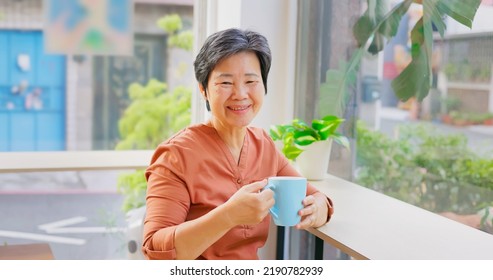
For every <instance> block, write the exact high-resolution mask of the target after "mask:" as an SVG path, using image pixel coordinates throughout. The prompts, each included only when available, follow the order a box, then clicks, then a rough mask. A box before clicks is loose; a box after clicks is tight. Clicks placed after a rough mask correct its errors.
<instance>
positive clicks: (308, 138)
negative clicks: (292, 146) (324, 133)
mask: <svg viewBox="0 0 493 280" xmlns="http://www.w3.org/2000/svg"><path fill="white" fill-rule="evenodd" d="M318 140H320V139H317V138H316V137H314V136H313V133H312V132H311V131H296V132H295V133H294V143H296V144H297V145H300V146H307V145H310V144H311V143H313V142H315V141H318Z"/></svg>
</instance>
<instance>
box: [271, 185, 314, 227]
mask: <svg viewBox="0 0 493 280" xmlns="http://www.w3.org/2000/svg"><path fill="white" fill-rule="evenodd" d="M264 189H271V190H272V191H273V192H274V200H275V201H276V202H275V204H274V206H273V207H272V208H271V209H270V213H271V215H272V218H273V219H274V223H276V225H278V226H294V225H296V224H298V223H299V222H300V221H301V217H300V215H298V212H299V211H300V210H301V209H303V199H304V198H305V196H306V178H303V177H289V176H280V177H270V178H269V182H268V183H267V186H265V188H264Z"/></svg>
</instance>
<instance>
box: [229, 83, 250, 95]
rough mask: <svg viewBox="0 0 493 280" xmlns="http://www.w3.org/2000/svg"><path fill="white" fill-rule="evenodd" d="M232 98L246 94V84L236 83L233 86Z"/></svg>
mask: <svg viewBox="0 0 493 280" xmlns="http://www.w3.org/2000/svg"><path fill="white" fill-rule="evenodd" d="M232 96H233V98H236V99H244V98H246V97H247V96H248V87H247V86H246V85H241V84H240V85H236V86H234V87H233V94H232Z"/></svg>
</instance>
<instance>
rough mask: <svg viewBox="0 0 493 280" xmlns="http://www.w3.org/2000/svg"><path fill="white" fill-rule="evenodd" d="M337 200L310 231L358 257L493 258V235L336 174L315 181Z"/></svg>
mask: <svg viewBox="0 0 493 280" xmlns="http://www.w3.org/2000/svg"><path fill="white" fill-rule="evenodd" d="M311 183H312V184H313V185H314V186H316V187H317V188H318V189H319V190H320V191H322V192H324V193H325V194H327V195H328V196H329V197H330V198H331V199H332V200H333V201H334V210H335V212H334V215H333V217H332V218H331V220H330V222H329V223H328V224H326V225H324V226H322V227H320V228H317V229H310V230H309V231H310V232H311V233H313V234H314V235H316V236H318V237H319V238H321V239H323V240H324V241H325V242H328V243H330V244H331V245H332V246H334V247H337V248H338V249H340V250H341V251H343V252H344V253H346V254H348V255H350V256H352V257H353V258H356V259H374V260H426V259H436V260H449V259H463V260H467V259H474V260H476V259H489V260H491V259H493V235H491V234H488V233H485V232H482V231H480V230H477V229H474V228H472V227H469V226H466V225H463V224H461V223H458V222H456V221H453V220H450V219H448V218H445V217H442V216H440V215H438V214H435V213H432V212H429V211H426V210H424V209H421V208H418V207H416V206H413V205H410V204H407V203H405V202H402V201H400V200H397V199H394V198H392V197H389V196H386V195H384V194H381V193H378V192H376V191H373V190H370V189H367V188H364V187H362V186H359V185H356V184H354V183H351V182H348V181H345V180H342V179H340V178H337V177H334V176H330V175H329V176H328V178H327V179H325V180H324V181H312V182H311Z"/></svg>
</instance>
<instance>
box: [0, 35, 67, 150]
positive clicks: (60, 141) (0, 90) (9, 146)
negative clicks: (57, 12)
mask: <svg viewBox="0 0 493 280" xmlns="http://www.w3.org/2000/svg"><path fill="white" fill-rule="evenodd" d="M43 46H44V42H43V33H42V32H41V31H5V30H0V151H56V150H64V149H65V56H62V55H49V54H46V53H44V48H43Z"/></svg>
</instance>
